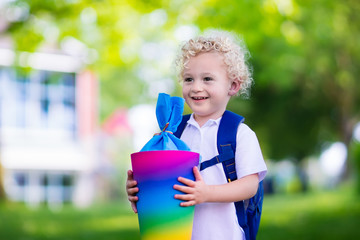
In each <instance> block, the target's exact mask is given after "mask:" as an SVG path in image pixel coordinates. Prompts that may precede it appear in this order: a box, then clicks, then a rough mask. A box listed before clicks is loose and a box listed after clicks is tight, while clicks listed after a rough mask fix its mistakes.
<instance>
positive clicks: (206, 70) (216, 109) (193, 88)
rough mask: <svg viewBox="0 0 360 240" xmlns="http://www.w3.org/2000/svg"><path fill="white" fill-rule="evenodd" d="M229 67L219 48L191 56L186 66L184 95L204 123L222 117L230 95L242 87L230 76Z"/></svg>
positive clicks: (198, 120)
mask: <svg viewBox="0 0 360 240" xmlns="http://www.w3.org/2000/svg"><path fill="white" fill-rule="evenodd" d="M226 70H227V66H226V65H225V63H224V61H223V57H222V56H221V55H219V54H218V53H216V52H207V53H201V54H199V55H197V56H195V57H192V58H190V60H189V62H188V63H187V65H186V68H185V69H184V72H183V89H182V93H183V97H184V98H185V101H186V103H187V104H188V105H189V107H190V108H191V110H192V111H193V112H194V115H195V120H196V121H197V122H198V123H199V124H200V125H202V124H204V123H205V122H206V121H207V120H209V119H217V118H219V117H221V116H222V114H223V113H224V111H225V109H226V105H227V103H228V102H229V100H230V97H231V96H232V95H234V94H236V92H237V91H238V90H239V86H237V85H238V84H237V83H236V82H232V81H230V80H229V78H228V76H227V71H226ZM235 85H236V86H235ZM234 87H237V89H234Z"/></svg>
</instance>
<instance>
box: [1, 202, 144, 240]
mask: <svg viewBox="0 0 360 240" xmlns="http://www.w3.org/2000/svg"><path fill="white" fill-rule="evenodd" d="M0 239H1V240H43V239H47V240H65V239H66V240H72V239H76V240H77V239H79V240H80V239H84V240H85V239H86V240H92V239H94V240H95V239H96V240H101V239H104V240H115V239H116V240H134V239H140V234H139V229H138V221H137V215H136V214H134V213H132V212H130V209H129V206H128V205H127V203H126V205H125V203H119V204H113V203H112V204H108V205H101V206H94V207H91V208H89V209H86V210H79V209H74V208H73V207H71V206H66V207H64V208H63V209H62V210H61V211H59V212H56V211H55V212H54V211H51V210H49V209H47V208H45V207H41V208H38V209H29V208H28V207H26V206H24V205H23V204H18V203H6V204H2V205H0Z"/></svg>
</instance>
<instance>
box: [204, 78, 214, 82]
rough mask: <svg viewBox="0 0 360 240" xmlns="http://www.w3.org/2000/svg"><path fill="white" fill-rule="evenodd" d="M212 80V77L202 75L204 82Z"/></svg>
mask: <svg viewBox="0 0 360 240" xmlns="http://www.w3.org/2000/svg"><path fill="white" fill-rule="evenodd" d="M212 80H213V78H211V77H204V81H205V82H209V81H212Z"/></svg>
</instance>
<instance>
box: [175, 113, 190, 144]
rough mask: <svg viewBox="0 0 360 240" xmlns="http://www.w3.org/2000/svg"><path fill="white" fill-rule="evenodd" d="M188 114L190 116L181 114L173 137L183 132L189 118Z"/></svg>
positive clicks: (179, 135)
mask: <svg viewBox="0 0 360 240" xmlns="http://www.w3.org/2000/svg"><path fill="white" fill-rule="evenodd" d="M190 116H191V114H187V115H183V117H182V120H181V122H180V124H179V126H178V127H177V129H176V132H174V135H175V137H177V138H180V137H181V134H182V133H183V131H184V129H185V127H186V124H187V121H189V119H190Z"/></svg>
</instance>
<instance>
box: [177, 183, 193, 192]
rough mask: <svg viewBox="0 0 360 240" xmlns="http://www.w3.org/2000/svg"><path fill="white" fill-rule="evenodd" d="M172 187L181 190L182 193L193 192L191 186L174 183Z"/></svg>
mask: <svg viewBox="0 0 360 240" xmlns="http://www.w3.org/2000/svg"><path fill="white" fill-rule="evenodd" d="M174 189H175V190H178V191H181V192H183V193H193V192H194V190H193V188H191V187H187V186H182V185H178V184H175V185H174Z"/></svg>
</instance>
